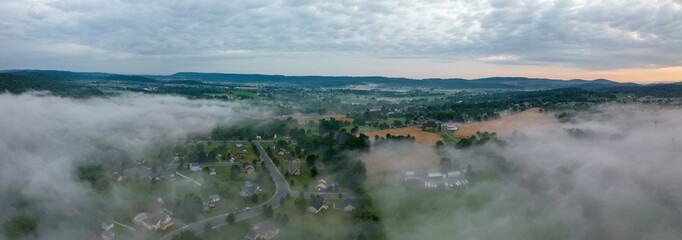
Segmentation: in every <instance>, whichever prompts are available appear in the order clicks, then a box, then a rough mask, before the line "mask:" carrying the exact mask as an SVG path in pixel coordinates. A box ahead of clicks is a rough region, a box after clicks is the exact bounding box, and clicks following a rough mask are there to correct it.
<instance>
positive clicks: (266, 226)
mask: <svg viewBox="0 0 682 240" xmlns="http://www.w3.org/2000/svg"><path fill="white" fill-rule="evenodd" d="M277 234H279V228H277V227H275V224H273V223H272V222H271V221H264V222H259V223H257V224H256V225H253V227H252V228H251V230H249V232H247V233H246V236H244V239H247V240H256V239H272V238H273V237H275V236H276V235H277Z"/></svg>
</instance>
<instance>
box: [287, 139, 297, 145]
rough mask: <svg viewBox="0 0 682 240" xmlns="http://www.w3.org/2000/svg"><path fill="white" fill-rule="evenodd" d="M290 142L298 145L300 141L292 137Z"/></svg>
mask: <svg viewBox="0 0 682 240" xmlns="http://www.w3.org/2000/svg"><path fill="white" fill-rule="evenodd" d="M289 144H291V145H298V141H296V139H291V141H289Z"/></svg>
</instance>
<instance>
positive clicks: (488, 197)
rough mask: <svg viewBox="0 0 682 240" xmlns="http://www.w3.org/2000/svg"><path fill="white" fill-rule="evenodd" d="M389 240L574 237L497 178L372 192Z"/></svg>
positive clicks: (486, 175) (488, 175)
mask: <svg viewBox="0 0 682 240" xmlns="http://www.w3.org/2000/svg"><path fill="white" fill-rule="evenodd" d="M369 191H370V194H371V195H372V198H373V199H374V206H376V208H377V211H378V212H379V214H380V216H382V219H383V223H384V225H385V226H386V230H387V235H388V239H399V240H400V239H538V240H540V239H543V240H544V239H556V240H561V239H568V237H569V231H568V229H567V228H565V227H564V226H563V225H561V224H560V223H559V222H558V221H556V220H554V219H552V218H551V217H550V216H548V215H547V214H546V212H544V211H543V210H541V209H538V208H537V206H536V205H535V204H533V202H532V201H529V200H528V199H527V196H524V195H522V194H521V193H520V192H519V191H517V189H516V188H515V187H513V186H511V185H510V184H508V183H506V182H504V181H502V180H501V179H500V178H499V177H498V176H497V175H496V174H495V173H494V172H485V171H478V172H477V177H476V178H475V179H474V180H472V181H471V184H469V185H468V186H467V187H460V188H452V189H424V188H419V187H412V186H408V185H405V184H404V183H403V182H401V181H400V180H398V181H393V182H391V183H390V184H387V185H381V186H376V187H372V188H370V190H369Z"/></svg>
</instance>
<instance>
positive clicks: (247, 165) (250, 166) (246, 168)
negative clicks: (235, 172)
mask: <svg viewBox="0 0 682 240" xmlns="http://www.w3.org/2000/svg"><path fill="white" fill-rule="evenodd" d="M244 171H246V173H254V172H256V167H254V166H253V164H252V163H245V164H244Z"/></svg>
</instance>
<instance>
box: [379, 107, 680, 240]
mask: <svg viewBox="0 0 682 240" xmlns="http://www.w3.org/2000/svg"><path fill="white" fill-rule="evenodd" d="M681 116H682V111H681V110H679V109H642V108H636V107H635V106H610V107H602V108H598V109H596V110H595V111H592V112H589V113H583V114H579V115H578V116H577V117H576V118H575V119H576V122H575V123H571V124H568V125H565V126H564V128H563V129H557V130H554V131H535V130H529V131H526V132H523V134H522V135H520V136H519V137H515V138H510V139H507V140H506V145H504V146H499V145H497V144H487V145H484V146H482V147H474V148H471V149H467V150H463V151H453V152H450V153H449V154H447V155H449V156H450V157H451V158H452V159H456V160H458V161H461V162H462V163H463V164H467V163H471V164H472V165H473V166H474V170H476V169H478V170H477V171H479V173H483V172H484V170H485V169H489V168H490V167H491V166H497V165H495V164H491V163H492V161H491V159H495V158H502V159H504V160H506V161H507V162H508V163H510V166H512V167H511V169H516V170H515V171H511V172H510V173H507V174H502V180H501V181H486V182H483V183H477V182H475V181H474V182H473V184H472V186H471V187H470V188H467V189H466V190H463V191H462V192H453V191H452V190H449V191H440V190H436V192H435V193H434V191H431V192H429V193H422V191H423V190H422V189H410V188H405V187H404V186H401V185H402V183H396V184H397V185H398V186H397V187H389V188H381V189H377V190H376V191H375V193H373V197H374V198H375V199H376V200H377V202H376V206H378V208H380V209H381V211H380V213H381V214H382V217H383V219H385V221H386V224H387V230H388V231H389V237H392V238H395V239H413V238H436V239H440V238H445V237H444V236H448V237H447V238H461V239H499V238H501V237H500V236H505V237H504V238H509V239H569V238H570V239H679V238H680V236H682V231H681V230H680V228H679V224H678V223H679V219H680V218H681V217H682V195H680V194H679V193H680V191H682V189H681V188H680V186H679V184H677V183H679V182H680V181H682V176H681V175H680V174H679V172H680V171H682V154H680V153H681V152H682V144H681V143H680V142H681V140H679V138H680V137H679V136H681V135H682V125H681V124H680V122H682V118H681ZM569 129H571V130H569ZM576 129H579V130H576ZM398 181H399V182H400V180H398ZM429 196H432V197H429ZM425 198H426V199H425ZM402 207H413V208H414V209H416V210H414V211H412V212H410V210H400V209H402ZM403 216H409V217H403ZM550 236H551V237H550Z"/></svg>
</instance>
